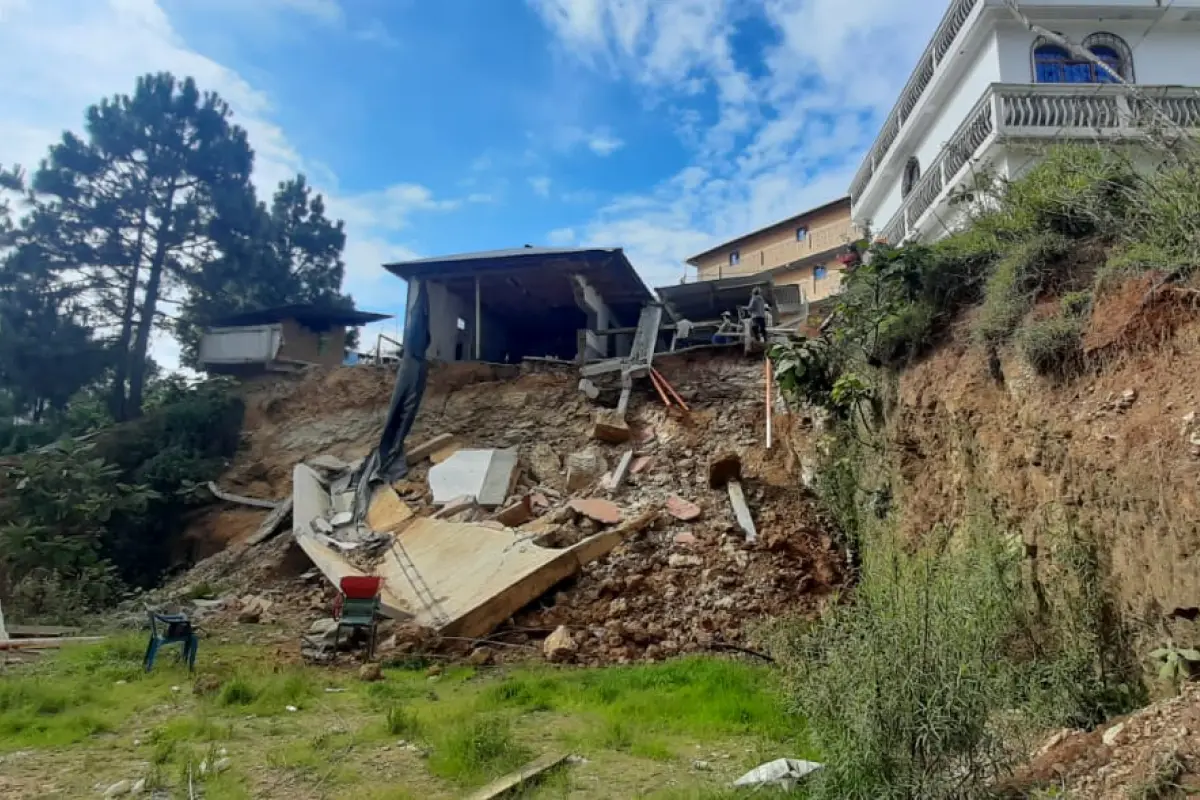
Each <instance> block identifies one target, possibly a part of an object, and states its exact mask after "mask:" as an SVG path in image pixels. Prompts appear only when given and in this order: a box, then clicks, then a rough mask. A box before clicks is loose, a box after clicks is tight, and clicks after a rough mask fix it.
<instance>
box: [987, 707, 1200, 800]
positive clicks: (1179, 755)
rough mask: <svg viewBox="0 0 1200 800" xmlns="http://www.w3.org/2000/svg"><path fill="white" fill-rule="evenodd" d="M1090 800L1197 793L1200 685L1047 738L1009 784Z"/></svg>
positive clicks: (1020, 792)
mask: <svg viewBox="0 0 1200 800" xmlns="http://www.w3.org/2000/svg"><path fill="white" fill-rule="evenodd" d="M1004 788H1005V789H1006V790H1007V791H1008V793H1009V795H1010V796H1012V797H1026V796H1028V792H1029V791H1030V790H1032V789H1034V788H1041V789H1054V790H1058V791H1059V792H1062V794H1060V795H1058V796H1065V797H1070V798H1080V799H1081V800H1082V799H1083V798H1087V799H1088V800H1127V798H1174V797H1193V796H1195V795H1196V794H1198V793H1200V686H1198V685H1196V684H1187V685H1185V686H1184V689H1183V692H1182V693H1181V694H1180V695H1179V696H1178V697H1173V698H1171V699H1170V700H1165V701H1163V702H1160V703H1156V704H1154V705H1152V706H1149V707H1147V708H1144V709H1142V710H1141V711H1138V712H1136V713H1134V714H1131V715H1129V716H1127V717H1122V718H1120V719H1116V720H1113V721H1111V722H1109V723H1108V724H1107V725H1106V726H1105V727H1103V728H1098V729H1096V730H1094V731H1060V732H1059V733H1056V734H1055V735H1054V736H1052V737H1050V738H1049V739H1048V740H1046V742H1045V743H1044V744H1043V745H1042V746H1041V747H1040V748H1039V749H1038V751H1037V752H1036V753H1035V754H1034V756H1033V758H1032V759H1031V761H1030V763H1029V764H1028V765H1027V766H1025V767H1024V768H1022V769H1021V770H1020V771H1018V773H1017V774H1016V775H1015V776H1014V777H1013V779H1012V780H1010V781H1008V782H1007V784H1006V786H1005V787H1004Z"/></svg>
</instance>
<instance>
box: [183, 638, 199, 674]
mask: <svg viewBox="0 0 1200 800" xmlns="http://www.w3.org/2000/svg"><path fill="white" fill-rule="evenodd" d="M184 651H185V654H186V657H187V665H188V672H195V671H196V654H197V653H198V652H199V651H200V637H198V636H196V635H195V634H192V635H191V636H190V637H189V638H188V640H187V643H186V644H185V645H184Z"/></svg>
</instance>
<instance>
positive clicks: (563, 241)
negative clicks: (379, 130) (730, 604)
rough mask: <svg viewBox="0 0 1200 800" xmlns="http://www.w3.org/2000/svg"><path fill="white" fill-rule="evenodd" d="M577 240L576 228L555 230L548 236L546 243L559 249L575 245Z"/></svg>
mask: <svg viewBox="0 0 1200 800" xmlns="http://www.w3.org/2000/svg"><path fill="white" fill-rule="evenodd" d="M575 239H576V234H575V229H574V228H555V229H554V230H552V231H550V232H549V233H547V234H546V241H547V242H549V243H550V244H552V245H557V246H559V247H566V246H567V245H572V244H575Z"/></svg>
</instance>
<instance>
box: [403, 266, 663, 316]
mask: <svg viewBox="0 0 1200 800" xmlns="http://www.w3.org/2000/svg"><path fill="white" fill-rule="evenodd" d="M384 268H385V269H387V270H388V271H389V272H391V273H392V274H394V275H397V276H399V277H401V278H404V279H405V280H412V279H418V280H428V281H430V282H434V283H440V284H442V285H444V286H445V287H446V288H447V289H448V290H449V291H451V292H453V293H455V294H457V295H459V296H461V297H465V298H474V296H475V287H476V281H478V285H479V291H480V302H481V305H482V306H483V307H484V308H485V309H486V310H487V311H488V312H489V313H491V314H492V315H495V316H499V317H502V318H504V319H506V320H508V321H510V322H512V323H513V324H515V325H517V326H519V327H531V325H530V324H529V323H530V321H531V312H534V311H538V310H541V311H543V312H551V313H553V312H566V311H571V312H578V311H579V306H578V304H577V302H576V290H577V283H576V280H575V277H574V276H579V277H580V278H582V279H583V280H584V281H585V282H586V283H587V284H588V285H590V286H591V287H592V288H593V289H595V290H596V292H597V293H598V294H599V295H600V297H601V299H602V300H603V301H604V303H605V305H607V306H608V307H609V309H610V310H612V312H613V313H614V314H615V315H617V317H618V318H619V319H620V320H621V321H622V322H625V323H626V324H633V323H634V322H636V320H637V316H638V314H639V313H640V312H641V309H642V306H643V305H645V304H646V303H649V302H652V301H653V300H654V295H653V294H652V293H651V292H650V290H649V289H648V288H647V287H646V284H645V283H643V282H642V279H641V278H640V277H639V276H638V274H637V272H636V271H635V270H634V268H633V265H632V264H630V263H629V259H628V258H626V257H625V253H624V251H623V250H621V249H620V248H583V249H576V248H548V247H522V248H516V249H512V250H494V251H489V252H482V253H464V254H460V255H452V256H444V257H441V258H425V259H420V260H416V261H404V262H399V263H394V264H385V265H384Z"/></svg>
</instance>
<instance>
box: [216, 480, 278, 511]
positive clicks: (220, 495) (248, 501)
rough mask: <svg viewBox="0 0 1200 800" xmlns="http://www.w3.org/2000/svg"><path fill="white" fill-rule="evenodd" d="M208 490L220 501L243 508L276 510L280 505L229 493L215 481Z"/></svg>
mask: <svg viewBox="0 0 1200 800" xmlns="http://www.w3.org/2000/svg"><path fill="white" fill-rule="evenodd" d="M208 490H209V491H210V492H212V493H213V496H214V497H216V498H217V499H218V500H224V501H225V502H226V503H237V504H238V505H243V506H252V507H254V508H270V509H274V508H275V507H276V506H277V505H279V503H277V502H275V501H274V500H260V499H259V498H257V497H244V496H242V495H240V494H233V493H232V492H227V491H225V490H224V489H222V488H221V487H220V486H217V484H216V483H214V482H213V481H209V482H208Z"/></svg>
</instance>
